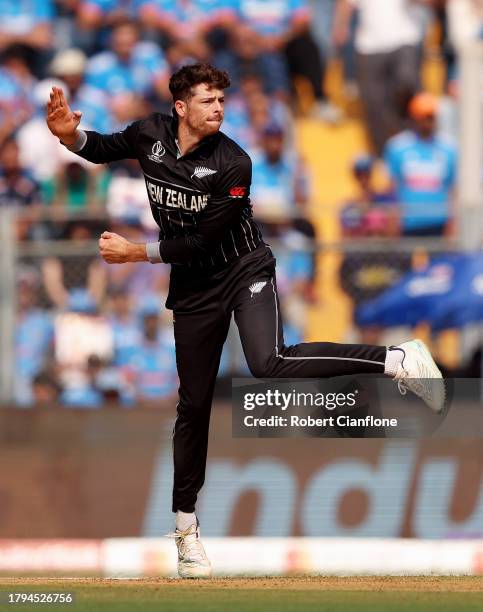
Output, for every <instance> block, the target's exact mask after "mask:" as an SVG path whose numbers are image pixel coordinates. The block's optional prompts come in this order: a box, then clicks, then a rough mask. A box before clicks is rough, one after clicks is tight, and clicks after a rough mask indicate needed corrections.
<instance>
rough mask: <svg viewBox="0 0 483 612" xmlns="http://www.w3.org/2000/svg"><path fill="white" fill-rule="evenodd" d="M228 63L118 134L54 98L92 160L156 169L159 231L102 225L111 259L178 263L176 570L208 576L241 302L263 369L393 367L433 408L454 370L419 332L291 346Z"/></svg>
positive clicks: (72, 137) (173, 283)
mask: <svg viewBox="0 0 483 612" xmlns="http://www.w3.org/2000/svg"><path fill="white" fill-rule="evenodd" d="M229 85H230V81H229V77H228V75H227V73H226V72H223V71H220V70H217V69H216V68H214V67H212V66H210V65H209V64H194V65H189V66H184V67H182V68H181V69H179V70H178V71H177V72H176V73H175V74H173V75H172V77H171V80H170V85H169V86H170V91H171V94H172V96H173V104H174V108H173V114H172V116H166V115H162V114H160V113H153V114H151V115H149V116H148V117H146V118H145V119H142V120H140V121H136V122H134V123H132V124H131V125H129V126H128V127H127V128H126V129H125V130H124V131H122V132H118V133H115V134H111V135H101V134H99V133H97V132H92V131H83V130H81V129H79V122H80V120H81V113H80V112H78V111H72V110H71V109H70V108H69V105H68V103H67V101H66V97H65V95H64V93H63V91H62V90H61V89H59V88H57V87H54V88H53V89H52V92H51V95H50V102H49V103H48V105H47V124H48V126H49V128H50V130H51V132H52V133H53V134H54V135H55V136H57V138H59V139H60V141H61V142H62V143H63V144H64V145H65V146H66V147H67V148H69V149H70V150H71V151H74V152H75V153H77V154H78V155H80V156H81V157H83V158H84V159H87V160H89V161H91V162H94V163H100V164H103V163H108V162H112V161H115V160H119V159H125V158H129V159H137V160H138V161H139V163H140V165H141V168H142V171H143V173H144V178H145V181H146V188H147V194H148V199H149V203H150V206H151V210H152V214H153V216H154V219H155V220H156V223H157V224H158V225H159V241H158V242H155V243H148V244H134V243H131V242H129V241H128V240H126V239H125V238H123V237H122V236H119V235H118V234H115V233H112V232H107V231H106V232H103V234H102V235H101V238H100V240H99V248H100V254H101V256H102V257H103V259H104V260H105V261H106V262H107V263H110V264H115V263H117V264H122V263H125V262H136V261H150V262H151V263H153V264H162V263H165V264H171V276H170V288H169V294H168V297H167V301H166V307H167V308H169V309H172V310H173V321H174V336H175V345H176V363H177V368H178V374H179V380H180V386H179V402H178V405H177V419H176V424H175V427H174V432H173V447H174V451H173V452H174V488H173V505H172V510H173V512H175V513H176V531H175V533H174V534H172V536H173V537H174V538H175V540H176V543H177V546H178V571H179V574H180V576H182V577H204V576H209V575H210V573H211V566H210V562H209V560H208V558H207V556H206V554H205V551H204V548H203V545H202V543H201V541H200V536H199V523H198V520H197V518H196V515H195V504H196V499H197V495H198V492H199V491H200V489H201V487H202V485H203V481H204V476H205V466H206V455H207V447H208V429H209V422H210V411H211V403H212V395H213V389H214V385H215V379H216V375H217V372H218V366H219V362H220V356H221V352H222V348H223V344H224V342H225V339H226V336H227V332H228V327H229V325H230V320H231V317H232V314H234V316H235V321H236V324H237V326H238V329H239V333H240V337H241V341H242V345H243V349H244V352H245V356H246V359H247V363H248V366H249V368H250V371H251V372H252V374H253V375H254V376H255V377H258V378H292V377H293V378H325V377H331V376H338V375H347V374H361V373H374V374H386V375H388V376H391V377H393V378H394V379H395V380H396V381H397V382H398V384H399V387H400V390H401V391H402V392H403V393H405V392H406V389H409V390H411V391H412V392H414V393H415V394H416V395H418V396H419V397H420V398H422V399H423V400H424V402H425V403H426V404H427V405H429V406H430V407H431V408H432V409H433V410H435V411H440V410H441V409H442V408H443V405H444V401H445V388H444V381H443V379H442V376H441V373H440V371H439V370H438V368H437V367H436V364H435V363H434V361H433V359H432V357H431V355H430V353H429V351H428V349H427V348H426V347H425V345H424V344H423V343H422V342H421V341H419V340H412V341H410V342H405V343H404V344H401V345H400V346H396V347H390V348H386V347H384V346H369V345H362V344H333V343H328V342H313V343H305V344H297V345H294V346H286V345H285V344H284V340H283V331H282V321H281V318H280V306H279V301H278V297H277V284H276V277H275V259H274V257H273V255H272V252H271V251H270V248H269V247H268V246H267V245H266V244H265V243H264V242H263V239H262V236H261V234H260V231H259V229H258V227H257V225H256V223H255V222H254V220H253V217H252V209H251V205H250V198H249V196H250V182H251V175H252V168H251V160H250V157H249V156H248V155H247V154H246V153H245V151H244V150H243V149H242V148H240V147H239V146H238V145H237V144H236V143H235V142H234V141H233V140H231V139H230V138H228V137H227V136H225V134H223V133H222V132H221V131H220V127H221V124H222V121H223V109H224V102H225V97H224V91H225V89H226V88H227V87H229Z"/></svg>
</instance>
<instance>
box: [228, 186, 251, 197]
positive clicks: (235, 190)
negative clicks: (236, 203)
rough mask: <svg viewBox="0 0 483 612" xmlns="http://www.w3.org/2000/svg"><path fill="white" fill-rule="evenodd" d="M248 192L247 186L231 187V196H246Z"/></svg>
mask: <svg viewBox="0 0 483 612" xmlns="http://www.w3.org/2000/svg"><path fill="white" fill-rule="evenodd" d="M246 194H247V188H246V187H242V186H240V187H232V188H231V189H230V198H244V197H245V196H246Z"/></svg>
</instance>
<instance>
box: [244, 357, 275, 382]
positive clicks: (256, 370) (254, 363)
mask: <svg viewBox="0 0 483 612" xmlns="http://www.w3.org/2000/svg"><path fill="white" fill-rule="evenodd" d="M247 363H248V368H249V370H250V373H251V375H252V376H253V377H254V378H271V375H272V370H273V365H272V356H270V357H268V358H267V357H265V356H264V355H252V356H251V357H250V358H249V359H248V360H247Z"/></svg>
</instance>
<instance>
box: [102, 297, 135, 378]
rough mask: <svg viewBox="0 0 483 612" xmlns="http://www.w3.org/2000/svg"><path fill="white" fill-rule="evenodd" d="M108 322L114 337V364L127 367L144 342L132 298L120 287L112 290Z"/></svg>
mask: <svg viewBox="0 0 483 612" xmlns="http://www.w3.org/2000/svg"><path fill="white" fill-rule="evenodd" d="M108 321H109V324H110V326H111V329H112V335H113V337H114V364H115V365H116V366H120V367H122V366H125V365H126V364H127V363H128V362H129V358H130V356H131V354H132V352H133V351H134V350H135V349H136V348H137V347H138V346H140V344H141V342H142V334H141V329H140V326H139V323H138V319H137V317H136V316H135V315H134V313H133V310H132V307H131V298H130V296H129V294H128V292H127V290H126V289H123V288H120V287H119V288H117V289H113V290H111V292H110V313H109V316H108Z"/></svg>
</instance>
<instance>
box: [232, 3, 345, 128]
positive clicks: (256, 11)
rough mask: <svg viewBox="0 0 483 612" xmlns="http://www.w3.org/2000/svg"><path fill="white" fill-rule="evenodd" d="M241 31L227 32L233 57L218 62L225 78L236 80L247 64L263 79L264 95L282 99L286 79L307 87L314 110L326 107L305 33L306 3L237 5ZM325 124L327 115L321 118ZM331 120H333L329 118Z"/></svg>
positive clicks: (314, 52) (318, 64)
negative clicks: (299, 78) (227, 75)
mask: <svg viewBox="0 0 483 612" xmlns="http://www.w3.org/2000/svg"><path fill="white" fill-rule="evenodd" d="M237 1H238V6H237V9H238V11H237V12H238V17H239V20H240V25H239V26H237V27H236V28H234V29H233V30H232V47H233V49H234V55H233V54H231V56H230V55H227V56H225V58H224V57H222V58H221V59H222V61H223V60H224V61H225V63H226V62H227V60H228V63H226V68H227V69H228V70H229V72H230V76H231V77H232V78H233V80H234V81H235V84H236V83H237V81H238V80H239V78H240V76H241V74H242V72H243V70H244V69H246V65H247V64H252V65H253V66H254V67H255V68H256V69H257V70H258V71H259V73H260V74H261V76H262V77H263V79H264V83H265V87H266V90H267V92H268V93H270V94H274V93H275V94H277V95H279V96H282V97H285V96H286V95H287V94H288V92H289V90H290V82H289V74H290V76H292V77H294V76H302V77H304V78H305V79H306V81H307V82H308V83H309V84H310V86H311V88H312V91H313V95H314V98H315V100H316V101H317V108H318V109H319V110H320V111H323V110H324V109H326V108H327V107H328V104H327V102H326V100H325V96H324V92H323V89H322V81H323V70H324V69H323V65H322V61H321V54H320V51H319V49H318V48H317V45H316V43H315V41H314V39H313V37H312V35H311V32H310V23H311V14H310V9H309V6H308V4H307V1H306V0H237ZM325 117H326V118H329V114H328V113H326V114H325ZM333 118H335V115H333Z"/></svg>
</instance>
